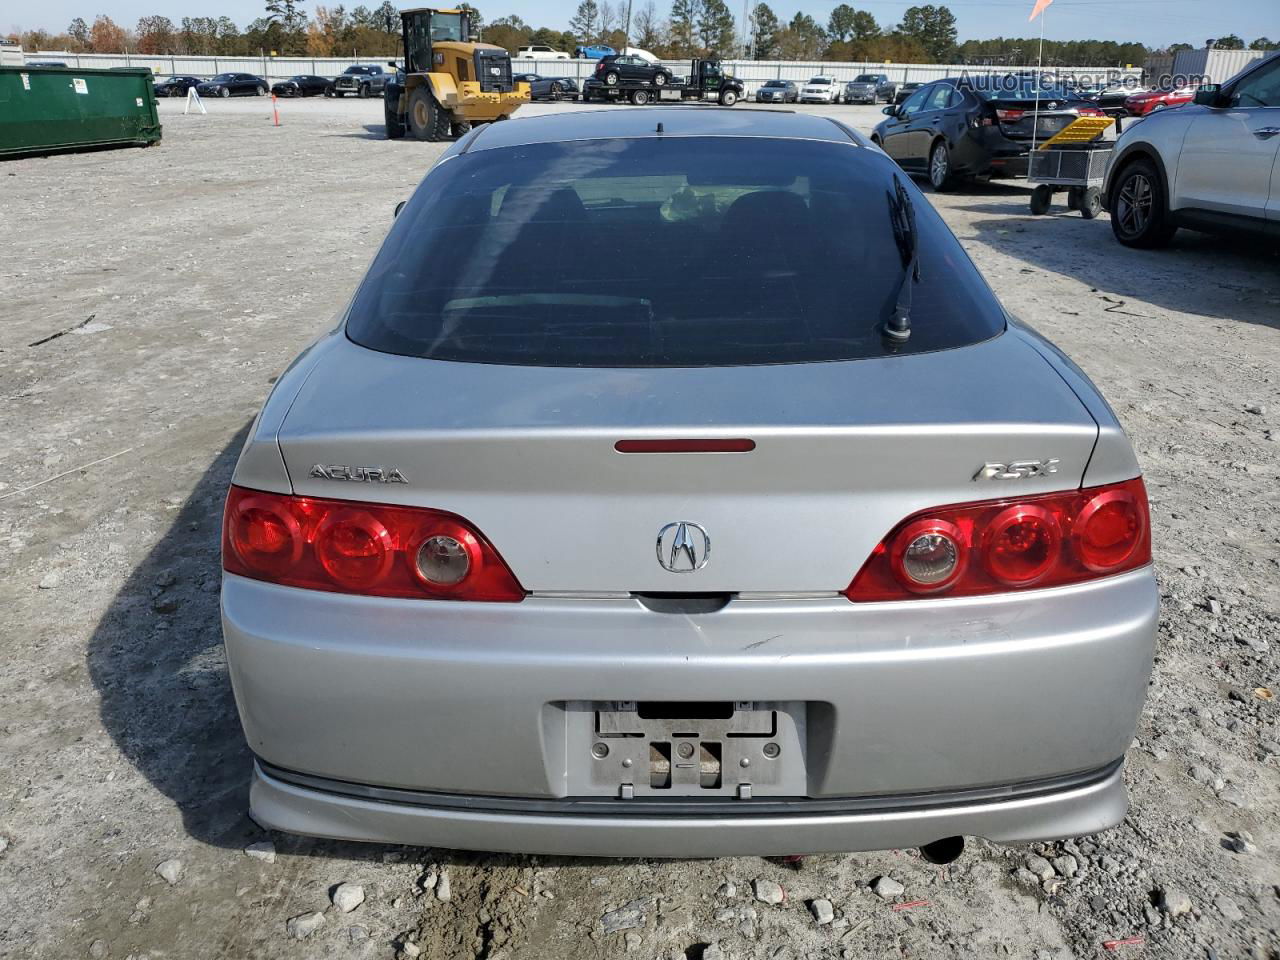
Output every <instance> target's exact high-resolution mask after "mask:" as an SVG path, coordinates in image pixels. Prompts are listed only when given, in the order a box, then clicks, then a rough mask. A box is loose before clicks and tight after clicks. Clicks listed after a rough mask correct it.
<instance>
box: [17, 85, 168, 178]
mask: <svg viewBox="0 0 1280 960" xmlns="http://www.w3.org/2000/svg"><path fill="white" fill-rule="evenodd" d="M152 84H153V80H152V77H151V71H150V70H148V69H146V68H145V67H139V68H137V69H125V70H80V69H76V68H73V67H0V157H12V156H18V155H21V154H31V153H53V152H55V151H64V150H91V149H96V148H98V147H127V146H141V147H145V146H150V145H151V144H153V143H157V142H159V140H160V117H159V116H158V115H157V114H156V100H155V93H154V91H153V88H152Z"/></svg>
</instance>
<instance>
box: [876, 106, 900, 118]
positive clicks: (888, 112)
mask: <svg viewBox="0 0 1280 960" xmlns="http://www.w3.org/2000/svg"><path fill="white" fill-rule="evenodd" d="M880 112H881V113H883V114H884V115H885V116H886V117H896V116H897V115H898V108H897V106H896V105H895V104H890V105H889V106H887V107H885V108H884V109H883V110H881V111H880Z"/></svg>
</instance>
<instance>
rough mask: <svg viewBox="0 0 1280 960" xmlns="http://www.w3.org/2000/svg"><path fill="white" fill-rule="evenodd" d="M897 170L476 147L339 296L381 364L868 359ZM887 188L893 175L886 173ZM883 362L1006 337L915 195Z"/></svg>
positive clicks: (893, 280) (860, 158)
mask: <svg viewBox="0 0 1280 960" xmlns="http://www.w3.org/2000/svg"><path fill="white" fill-rule="evenodd" d="M895 170H896V168H895V167H894V166H893V164H892V163H891V162H890V161H888V160H886V159H885V158H884V157H882V156H879V155H877V154H873V153H871V152H870V151H867V150H864V149H863V148H861V147H858V146H855V145H854V144H852V143H849V144H840V143H825V142H819V141H810V140H786V139H765V138H751V139H749V140H744V139H741V138H736V137H706V138H702V137H683V138H681V137H669V138H666V139H659V138H640V139H617V140H591V141H578V142H569V143H550V144H548V143H540V144H532V145H529V146H521V147H511V148H502V149H494V150H478V151H475V152H473V153H469V154H463V155H461V156H458V157H454V158H452V159H450V160H447V161H445V162H444V163H443V164H441V165H440V166H439V167H438V168H437V169H435V170H434V171H432V173H431V175H430V176H429V177H428V178H427V180H426V181H425V182H424V184H423V185H422V186H421V187H420V188H419V189H418V190H417V191H416V192H415V194H414V196H413V197H412V199H411V200H410V201H409V203H408V205H407V206H406V207H405V209H404V210H403V211H402V212H401V214H400V216H399V217H398V218H397V219H396V221H395V224H394V226H393V227H392V229H391V232H390V234H389V235H388V237H387V239H386V242H385V243H384V244H383V247H382V249H381V251H380V252H379V253H378V255H377V257H376V258H375V260H374V262H373V265H372V266H371V267H370V269H369V272H368V274H367V275H366V277H365V279H364V282H363V283H362V284H361V286H360V289H359V290H358V291H357V293H356V297H355V299H354V301H353V304H352V307H351V311H350V313H349V315H348V321H347V331H348V335H349V336H350V337H351V339H352V340H354V341H355V342H356V343H359V344H362V345H363V346H366V347H369V348H372V349H374V350H381V351H385V352H388V353H397V354H404V355H409V356H417V357H430V358H434V359H439V360H461V361H472V362H483V363H503V364H533V365H539V366H575V367H577V366H586V367H591V366H596V367H619V366H623V367H665V366H736V365H745V364H769V363H797V362H808V361H823V360H844V359H856V358H862V357H875V356H882V355H884V354H885V352H886V347H885V345H884V343H883V340H882V337H881V334H880V329H879V328H880V324H881V323H882V322H883V321H884V320H885V318H886V317H888V316H889V314H890V313H891V311H892V310H893V307H894V304H895V301H896V299H897V295H898V289H899V286H900V284H901V281H902V278H903V275H904V268H903V263H902V256H901V254H900V252H899V247H898V245H897V243H896V242H895V239H894V233H893V227H892V222H891V220H890V203H889V198H890V196H891V195H892V193H893V190H894V180H895V177H898V176H899V175H898V174H896V173H895ZM904 179H905V178H904ZM907 189H908V191H909V192H910V194H911V196H912V197H913V198H914V201H915V209H916V220H917V235H918V238H919V251H920V280H919V282H918V283H917V284H916V285H915V287H914V290H913V292H914V297H913V299H914V303H913V308H912V334H911V338H910V340H908V341H907V342H906V344H905V345H904V346H902V347H900V348H898V350H899V352H903V353H914V352H923V351H929V350H941V349H946V348H950V347H958V346H963V345H966V344H970V343H975V342H978V341H981V340H985V339H988V338H990V337H992V336H994V335H995V334H997V333H999V332H1000V331H1001V330H1002V329H1003V328H1004V318H1003V313H1002V311H1001V309H1000V307H999V305H998V304H997V302H996V300H995V298H994V296H993V295H992V294H991V291H990V290H989V289H988V288H987V286H986V284H985V283H984V282H983V281H982V279H981V277H979V276H978V274H977V271H976V270H975V269H974V267H973V265H972V264H971V263H970V262H969V260H968V258H967V257H966V256H965V254H964V253H963V252H962V250H961V249H960V246H959V244H958V243H957V242H956V240H955V238H954V237H953V236H952V235H951V233H950V231H949V230H948V229H947V228H946V226H945V225H943V223H942V221H941V220H940V219H939V217H938V215H937V214H936V213H935V212H934V211H933V208H932V207H931V206H930V205H929V203H928V201H927V200H925V199H924V197H923V196H922V195H921V194H920V193H919V192H918V191H917V190H916V189H915V188H914V187H911V186H910V185H908V187H907Z"/></svg>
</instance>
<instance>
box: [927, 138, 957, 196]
mask: <svg viewBox="0 0 1280 960" xmlns="http://www.w3.org/2000/svg"><path fill="white" fill-rule="evenodd" d="M929 185H930V186H932V187H933V189H935V190H937V191H938V192H939V193H946V192H947V191H948V190H950V189H951V188H952V187H953V186H955V175H954V174H952V172H951V153H950V151H949V150H947V142H946V141H945V140H938V141H936V142H935V143H934V145H933V147H932V149H930V150H929Z"/></svg>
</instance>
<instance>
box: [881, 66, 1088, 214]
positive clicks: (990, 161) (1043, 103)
mask: <svg viewBox="0 0 1280 960" xmlns="http://www.w3.org/2000/svg"><path fill="white" fill-rule="evenodd" d="M1036 87H1037V82H1036V81H1035V80H1034V79H1030V78H1024V77H1016V76H1003V77H995V76H980V77H962V78H950V79H947V80H938V81H936V82H934V83H930V84H926V85H925V86H923V87H921V88H920V89H919V90H917V91H916V92H915V93H913V94H912V95H911V96H909V97H908V98H907V99H906V101H905V102H904V103H902V104H900V105H897V104H895V105H894V106H892V107H885V108H884V112H885V114H886V119H884V120H882V121H881V122H880V124H879V125H878V126H877V127H876V129H875V132H874V133H873V134H872V135H871V139H872V140H874V141H875V142H876V143H877V144H879V145H880V146H881V147H882V148H883V149H884V151H885V153H887V154H889V156H891V157H892V158H893V159H894V160H896V161H897V162H898V165H899V166H900V167H902V168H903V169H904V170H907V171H908V172H911V173H921V174H926V175H927V176H928V177H929V182H930V183H931V184H932V185H933V188H934V189H935V190H947V189H950V188H951V187H952V186H954V184H955V181H956V178H957V177H964V176H991V175H994V174H1001V173H1003V174H1011V175H1021V174H1025V173H1026V168H1027V152H1028V151H1029V150H1030V149H1031V147H1032V145H1033V144H1034V143H1035V142H1036V141H1043V140H1047V139H1049V137H1052V136H1053V135H1054V134H1056V133H1058V132H1059V131H1060V130H1062V128H1063V127H1065V126H1067V124H1069V123H1071V122H1073V121H1074V120H1075V119H1076V118H1077V117H1083V116H1096V117H1100V116H1102V111H1101V110H1099V109H1098V108H1097V107H1096V106H1095V105H1094V104H1092V103H1090V102H1089V101H1087V100H1083V99H1080V98H1079V97H1075V96H1073V95H1072V94H1071V93H1070V92H1069V91H1067V90H1065V89H1063V88H1062V87H1055V86H1052V85H1048V84H1039V90H1038V91H1037V89H1036Z"/></svg>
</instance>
